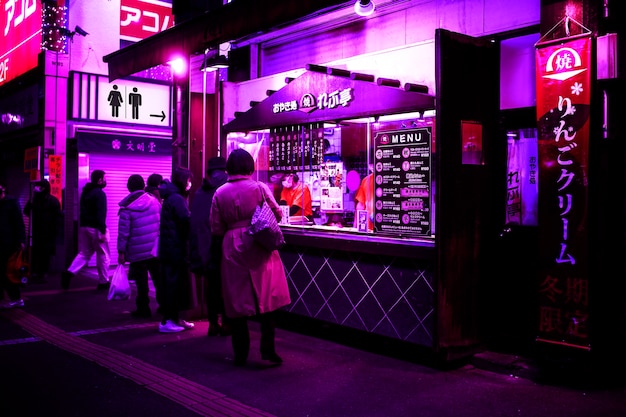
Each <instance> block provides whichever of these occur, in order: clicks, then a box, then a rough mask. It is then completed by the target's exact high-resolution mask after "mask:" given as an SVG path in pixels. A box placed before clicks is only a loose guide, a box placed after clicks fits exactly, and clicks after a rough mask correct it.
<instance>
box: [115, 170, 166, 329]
mask: <svg viewBox="0 0 626 417" xmlns="http://www.w3.org/2000/svg"><path fill="white" fill-rule="evenodd" d="M144 187H145V183H144V181H143V178H142V176H141V175H138V174H133V175H131V176H130V177H128V182H127V184H126V188H128V191H129V192H130V194H129V195H127V196H126V197H124V199H123V200H122V201H120V203H119V205H120V211H119V221H118V235H117V251H118V259H117V261H118V264H120V265H123V264H124V263H126V262H127V261H128V262H129V263H130V265H129V267H128V279H129V280H134V281H135V285H136V286H137V298H136V300H135V303H136V305H137V310H135V311H133V312H132V313H130V314H131V316H133V317H139V318H150V317H152V312H151V311H150V297H149V296H148V294H149V292H150V288H149V285H148V273H150V276H151V277H152V281H153V282H159V281H160V276H161V271H160V265H159V260H158V259H157V255H158V242H159V224H160V220H161V204H160V203H159V200H157V198H156V197H155V196H154V195H152V194H150V193H147V192H145V191H144ZM154 287H155V290H156V289H157V287H158V284H157V285H155V286H154ZM158 300H159V297H157V301H158Z"/></svg>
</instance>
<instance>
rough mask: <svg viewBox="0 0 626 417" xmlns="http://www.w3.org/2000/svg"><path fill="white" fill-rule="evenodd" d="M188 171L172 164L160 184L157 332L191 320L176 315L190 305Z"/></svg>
mask: <svg viewBox="0 0 626 417" xmlns="http://www.w3.org/2000/svg"><path fill="white" fill-rule="evenodd" d="M191 177H192V176H191V171H189V170H188V169H187V168H182V167H179V168H176V169H174V172H173V173H172V181H171V182H165V183H164V184H162V185H161V187H160V190H159V191H160V194H161V197H163V206H162V209H161V224H160V228H159V260H160V261H161V265H162V271H161V272H162V274H161V277H162V278H161V279H162V282H161V285H160V288H161V294H162V297H161V301H160V302H162V304H161V310H162V313H163V318H162V320H161V323H160V324H159V331H160V332H161V333H176V332H181V331H183V330H186V329H192V328H193V327H194V323H191V322H188V321H185V320H183V319H181V318H180V313H181V311H183V310H188V309H189V308H190V307H191V305H190V304H191V283H190V277H189V269H188V267H189V265H188V262H189V218H190V212H189V204H188V203H187V196H188V195H189V190H190V189H191Z"/></svg>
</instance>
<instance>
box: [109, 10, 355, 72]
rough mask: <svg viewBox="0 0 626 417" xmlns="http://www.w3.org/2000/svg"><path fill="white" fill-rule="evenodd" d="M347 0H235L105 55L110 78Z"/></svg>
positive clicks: (262, 31)
mask: <svg viewBox="0 0 626 417" xmlns="http://www.w3.org/2000/svg"><path fill="white" fill-rule="evenodd" d="M353 3H354V2H353V1H348V2H346V1H345V0H233V1H232V2H231V3H229V4H226V5H224V6H222V7H219V8H217V9H215V10H213V11H211V12H207V13H204V14H202V15H200V16H197V17H195V18H193V19H190V20H188V21H185V22H182V23H181V24H179V25H176V26H174V27H172V28H170V29H168V30H165V31H163V32H161V33H158V34H156V35H153V36H151V37H149V38H147V39H144V40H142V41H139V42H137V43H135V44H133V45H131V46H128V47H126V48H123V49H120V50H119V51H116V52H113V53H111V54H108V55H105V56H104V58H103V61H104V62H105V63H107V64H108V66H109V81H113V80H116V79H118V78H122V77H127V76H129V75H132V74H135V73H137V72H139V71H143V70H145V69H148V68H152V67H154V66H157V65H161V64H164V63H166V62H168V61H170V60H171V59H172V57H173V56H175V55H176V54H179V55H183V56H189V55H191V54H194V53H199V52H200V53H201V52H203V51H204V50H205V49H206V48H208V47H210V46H216V45H218V44H220V43H223V42H229V41H231V40H234V39H237V38H241V37H244V36H248V35H251V34H255V33H260V34H262V33H265V32H268V31H270V30H271V29H272V28H276V27H278V26H280V25H284V24H287V23H291V22H295V21H297V20H298V19H302V18H304V17H307V16H310V15H313V14H316V13H326V12H328V11H330V10H331V9H336V8H341V7H346V6H348V5H349V6H350V7H351V5H352V4H353Z"/></svg>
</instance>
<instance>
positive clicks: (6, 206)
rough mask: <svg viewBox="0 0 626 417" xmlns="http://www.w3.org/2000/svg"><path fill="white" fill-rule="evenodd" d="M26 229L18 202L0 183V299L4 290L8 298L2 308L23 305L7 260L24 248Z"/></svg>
mask: <svg viewBox="0 0 626 417" xmlns="http://www.w3.org/2000/svg"><path fill="white" fill-rule="evenodd" d="M25 242H26V231H25V228H24V219H23V218H22V210H20V203H19V202H18V201H17V200H16V199H15V198H13V197H11V196H9V195H7V189H6V187H5V185H4V183H0V301H3V300H4V292H5V291H6V293H7V295H8V296H9V300H8V301H6V302H4V301H3V302H2V304H0V307H2V308H15V307H24V300H22V297H21V293H20V285H19V284H17V283H15V282H12V281H10V280H9V277H8V276H7V261H8V260H9V257H10V256H11V255H13V254H14V253H15V252H17V251H18V250H19V249H22V250H24V243H25Z"/></svg>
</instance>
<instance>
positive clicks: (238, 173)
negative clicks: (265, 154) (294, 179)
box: [209, 149, 291, 366]
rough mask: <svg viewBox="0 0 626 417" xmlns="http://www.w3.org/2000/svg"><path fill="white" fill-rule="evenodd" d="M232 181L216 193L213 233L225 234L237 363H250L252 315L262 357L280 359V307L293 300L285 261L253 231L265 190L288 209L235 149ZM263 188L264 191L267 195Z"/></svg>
mask: <svg viewBox="0 0 626 417" xmlns="http://www.w3.org/2000/svg"><path fill="white" fill-rule="evenodd" d="M226 170H227V172H228V182H227V183H226V184H224V185H222V186H221V187H220V188H218V189H217V191H216V192H215V195H214V196H213V203H212V205H211V214H210V216H209V220H210V224H211V233H212V234H213V236H214V237H217V236H219V237H222V240H223V243H222V262H221V273H222V293H223V296H224V307H225V309H226V315H227V316H228V318H229V320H230V326H231V331H232V346H233V351H234V355H235V359H234V364H235V365H236V366H244V365H245V364H246V361H247V359H248V353H249V350H250V332H249V329H248V318H249V317H252V316H257V317H258V318H259V321H260V323H261V346H260V350H261V359H263V360H267V361H270V362H271V363H274V364H280V363H282V362H283V359H282V358H281V357H280V356H278V355H277V354H276V350H275V342H274V339H275V329H276V324H275V318H274V313H273V312H274V311H275V310H277V309H279V308H281V307H283V306H286V305H287V304H289V303H290V302H291V298H290V295H289V287H288V285H287V278H286V276H285V267H284V265H283V262H282V260H281V259H280V254H279V253H278V251H276V250H274V251H268V250H267V249H265V248H264V247H263V246H262V245H260V244H259V243H257V242H256V241H255V240H254V239H253V238H252V236H250V235H249V234H248V227H249V226H250V220H251V219H252V215H253V214H254V212H255V209H256V208H257V206H259V205H261V203H262V201H263V196H264V197H265V199H266V201H267V203H268V204H269V205H270V207H271V208H272V211H273V212H274V215H275V216H276V219H277V220H279V221H280V219H281V217H282V211H281V209H280V206H279V205H278V203H277V202H276V199H275V198H274V196H273V195H272V193H271V192H270V190H269V188H268V187H267V185H266V184H264V183H262V182H257V181H255V180H253V179H252V174H253V173H254V159H253V158H252V155H250V154H249V153H248V152H246V151H245V150H244V149H236V150H234V151H233V152H232V153H231V154H230V155H229V157H228V161H227V162H226ZM262 193H263V195H262Z"/></svg>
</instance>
